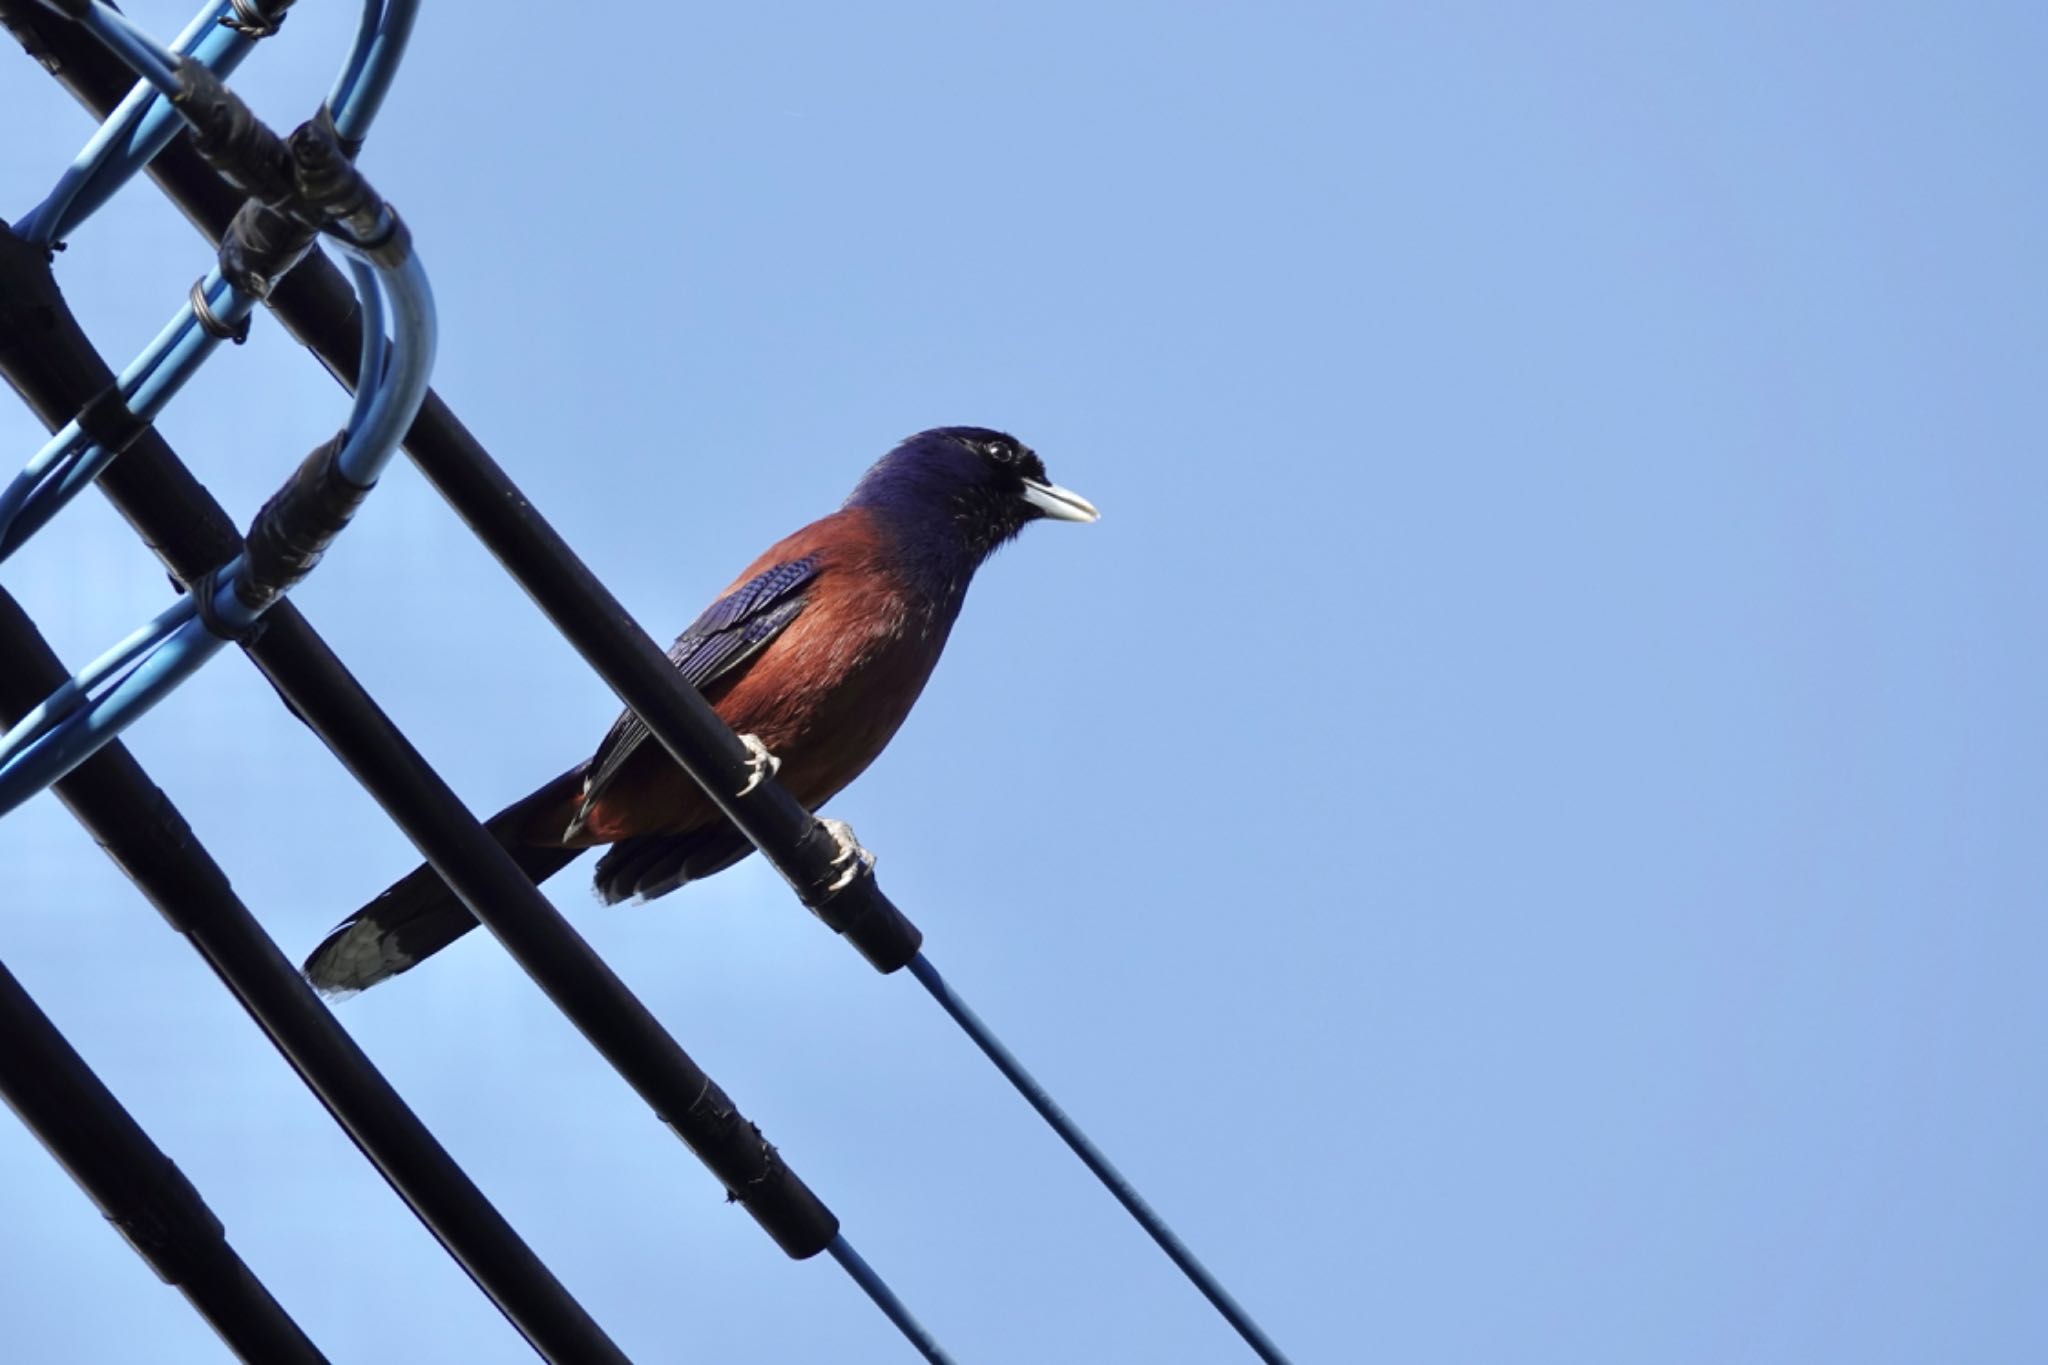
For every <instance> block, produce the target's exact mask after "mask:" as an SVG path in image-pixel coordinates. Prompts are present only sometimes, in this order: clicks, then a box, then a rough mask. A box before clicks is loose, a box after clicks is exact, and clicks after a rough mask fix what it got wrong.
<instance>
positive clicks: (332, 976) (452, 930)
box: [304, 768, 583, 995]
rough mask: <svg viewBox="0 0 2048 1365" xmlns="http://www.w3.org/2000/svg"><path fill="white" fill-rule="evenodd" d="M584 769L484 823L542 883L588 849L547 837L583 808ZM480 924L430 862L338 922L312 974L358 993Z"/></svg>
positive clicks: (328, 985)
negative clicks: (563, 844) (564, 845)
mask: <svg viewBox="0 0 2048 1365" xmlns="http://www.w3.org/2000/svg"><path fill="white" fill-rule="evenodd" d="M582 780H583V770H582V769H581V768H572V769H570V770H569V771H568V772H566V773H563V774H562V775H561V776H560V777H558V778H556V779H555V780H554V781H552V782H550V783H548V784H547V785H546V786H544V787H541V788H540V789H539V790H538V791H535V792H533V793H532V794H531V795H529V796H527V797H525V798H524V799H522V800H519V801H515V802H513V803H512V804H511V805H509V806H507V807H505V809H503V810H501V811H499V812H498V813H497V814H496V815H494V816H492V817H491V818H490V819H489V820H487V821H486V822H485V823H484V828H485V829H487V830H489V831H490V833H491V836H492V837H493V838H495V839H496V840H497V841H498V842H499V843H500V844H501V845H503V846H504V848H505V851H506V852H508V853H510V854H511V855H512V860H513V861H514V862H516V863H518V864H519V870H520V871H522V872H524V873H525V874H526V875H527V876H529V877H531V878H532V879H533V880H534V882H535V883H536V884H538V883H540V882H543V881H545V880H547V879H548V878H549V877H551V876H553V875H554V874H555V873H557V872H559V871H561V870H562V869H563V868H564V867H566V866H568V865H569V863H570V862H572V861H573V860H574V859H575V857H576V855H577V854H579V853H581V852H583V850H582V849H580V848H562V847H560V846H559V845H557V844H554V843H550V842H535V840H542V841H545V840H547V839H549V838H558V837H559V836H560V831H561V830H562V829H563V828H564V827H566V825H567V824H568V821H569V818H570V815H571V813H573V811H574V809H575V801H576V797H577V793H578V792H579V791H580V790H581V787H582ZM474 928H476V919H475V917H474V916H472V915H471V914H470V913H469V908H468V907H467V906H465V905H464V904H463V903H462V902H461V901H460V900H459V899H457V898H456V895H455V893H454V892H453V891H450V890H449V889H448V884H447V883H446V882H444V881H442V880H441V874H440V873H438V872H436V871H434V869H433V868H432V866H430V865H428V864H426V863H422V864H420V865H419V866H418V867H416V868H414V869H413V870H412V871H410V872H408V873H406V874H405V875H404V876H403V877H400V878H399V879H398V880H397V881H395V882H393V883H392V884H391V886H390V887H389V888H387V889H386V890H385V892H384V894H383V895H381V896H379V897H377V899H375V900H373V901H371V902H370V903H369V904H368V905H366V906H364V907H363V908H362V909H360V910H358V911H356V912H355V913H354V914H353V915H350V916H349V917H348V918H347V919H345V920H343V921H342V922H341V923H340V924H337V925H336V926H334V930H333V932H331V933H329V934H328V935H327V937H326V938H324V939H322V940H321V941H320V946H319V947H317V948H315V949H314V950H313V952H312V954H311V955H310V956H308V957H307V958H306V965H305V968H304V971H305V973H306V979H307V980H308V981H310V982H312V983H313V985H314V986H315V987H317V988H318V989H319V990H321V991H322V992H324V993H327V994H330V995H353V994H354V993H355V992H357V991H361V990H368V989H369V988H370V987H371V986H374V985H376V984H377V983H378V982H379V981H382V980H384V979H385V978H386V977H391V976H397V975H398V974H399V973H400V972H403V971H407V970H409V969H411V968H412V967H414V966H417V965H418V964H419V963H421V962H423V961H425V960H426V959H427V958H429V957H431V956H432V955H434V954H435V953H438V952H440V951H441V950H442V949H443V948H445V947H447V946H448V945H449V944H451V943H453V942H454V941H455V940H456V939H458V938H461V937H462V936H463V935H464V934H466V933H468V932H469V931H470V930H472V929H474Z"/></svg>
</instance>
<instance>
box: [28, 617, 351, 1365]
mask: <svg viewBox="0 0 2048 1365" xmlns="http://www.w3.org/2000/svg"><path fill="white" fill-rule="evenodd" d="M10 605H11V604H10ZM0 1038H4V1039H5V1040H6V1046H4V1047H0V1098H4V1099H5V1100H6V1101H7V1104H8V1107H9V1108H11V1109H13V1110H14V1112H15V1113H16V1114H18V1115H20V1116H21V1121H22V1122H23V1123H24V1124H26V1125H27V1126H28V1128H29V1131H31V1132H33V1133H34V1134H35V1135H36V1136H37V1137H38V1138H40V1139H41V1140H42V1143H43V1145H44V1146H45V1147H47V1148H49V1149H50V1154H51V1155H52V1156H54V1157H56V1158H57V1160H58V1161H59V1162H60V1163H61V1164H62V1165H63V1167H64V1169H65V1170H67V1171H69V1172H70V1173H71V1178H72V1179H73V1180H76V1181H77V1182H78V1184H79V1186H80V1188H82V1189H83V1190H84V1191H85V1192H86V1194H87V1195H89V1196H90V1197H91V1198H92V1201H93V1203H95V1204H97V1205H99V1207H100V1211H101V1212H102V1213H104V1214H105V1215H106V1217H107V1221H108V1222H110V1223H112V1224H113V1225H114V1226H115V1227H116V1228H117V1229H119V1230H120V1233H121V1235H122V1236H123V1237H125V1238H127V1239H128V1244H129V1245H130V1246H132V1247H134V1248H135V1252H136V1254H137V1255H139V1256H141V1257H142V1259H143V1260H145V1261H147V1262H149V1265H150V1268H151V1269H152V1270H154V1271H156V1273H157V1275H158V1276H159V1277H161V1278H162V1280H163V1281H164V1283H165V1284H169V1285H175V1286H177V1288H178V1289H179V1290H180V1291H181V1292H182V1293H183V1294H184V1295H185V1297H186V1298H187V1299H189V1300H191V1302H192V1306H193V1307H194V1308H196V1309H198V1310H199V1313H200V1316H202V1317H204V1318H205V1319H206V1321H207V1323H208V1324H209V1325H211V1326H212V1328H213V1330H214V1331H216V1332H218V1333H220V1337H221V1340H223V1341H225V1342H226V1343H227V1344H228V1345H229V1346H230V1347H232V1348H233V1349H234V1351H235V1353H236V1354H237V1355H239V1356H241V1357H242V1358H243V1359H244V1360H250V1361H264V1362H273V1361H274V1362H277V1365H325V1362H326V1360H327V1357H326V1356H324V1355H322V1354H321V1353H320V1348H319V1347H317V1346H315V1345H314V1344H313V1343H312V1341H311V1339H309V1338H308V1337H307V1336H306V1334H305V1333H304V1332H303V1331H301V1330H300V1329H299V1325H298V1324H297V1323H296V1322H294V1321H292V1318H291V1315H290V1314H289V1313H287V1312H285V1310H284V1308H283V1307H282V1306H281V1305H280V1304H279V1303H278V1301H277V1300H276V1299H274V1298H272V1297H271V1294H270V1291H269V1290H268V1289H265V1288H264V1287H263V1282H262V1281H261V1280H259V1279H257V1278H256V1276H255V1274H254V1273H253V1272H252V1271H251V1270H250V1269H249V1267H248V1265H247V1264H245V1263H244V1262H243V1260H242V1258H241V1257H240V1256H239V1255H238V1254H236V1252H235V1249H234V1248H233V1247H232V1246H230V1245H229V1244H228V1240H227V1234H226V1229H224V1228H223V1227H222V1226H221V1221H220V1219H219V1218H218V1217H216V1216H215V1215H214V1212H213V1210H212V1209H210V1208H208V1207H207V1205H206V1201H205V1200H204V1199H202V1198H200V1195H199V1191H198V1190H196V1189H194V1188H193V1187H192V1182H191V1181H189V1180H187V1179H186V1178H185V1173H184V1172H183V1171H180V1170H179V1169H178V1167H177V1164H176V1163H175V1162H173V1161H172V1160H171V1159H170V1158H169V1157H167V1156H165V1155H164V1153H163V1149H162V1148H160V1147H158V1146H157V1145H156V1144H155V1143H154V1142H152V1141H150V1138H149V1134H147V1133H145V1132H143V1131H142V1126H141V1125H140V1124H138V1123H136V1121H135V1119H134V1117H133V1116H132V1115H131V1114H129V1112H128V1111H127V1109H125V1108H123V1107H122V1104H121V1102H120V1101H119V1100H118V1099H116V1098H114V1094H113V1092H112V1091H110V1090H108V1089H107V1087H106V1085H105V1084H104V1083H102V1082H101V1080H100V1078H99V1077H98V1076H96V1075H94V1074H93V1070H92V1068H91V1067H90V1066H88V1065H87V1064H86V1061H85V1059H84V1058H83V1057H81V1056H79V1055H78V1053H77V1052H76V1051H75V1050H73V1048H72V1047H71V1045H70V1044H69V1043H67V1042H65V1041H64V1035H63V1034H61V1033H59V1032H58V1031H57V1026H56V1025H55V1024H53V1023H51V1022H50V1020H49V1017H48V1016H47V1015H45V1014H44V1013H43V1012H42V1011H41V1010H40V1009H38V1008H36V1003H35V1001H34V1000H33V999H31V998H30V997H29V993H28V992H27V991H26V990H24V989H23V988H22V985H21V983H20V982H19V981H16V980H15V979H14V974H13V973H12V972H9V971H8V970H7V968H6V967H5V966H0Z"/></svg>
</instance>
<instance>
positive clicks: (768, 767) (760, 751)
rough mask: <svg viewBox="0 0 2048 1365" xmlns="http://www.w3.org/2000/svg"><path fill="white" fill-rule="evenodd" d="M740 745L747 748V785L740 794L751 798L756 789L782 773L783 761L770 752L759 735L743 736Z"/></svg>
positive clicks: (741, 789)
mask: <svg viewBox="0 0 2048 1365" xmlns="http://www.w3.org/2000/svg"><path fill="white" fill-rule="evenodd" d="M740 743H741V744H744V745H745V746H746V748H747V785H746V786H744V787H741V788H740V790H739V794H740V795H741V796H751V795H753V793H754V788H756V787H758V786H760V785H761V784H762V783H763V782H766V781H767V780H768V779H769V778H771V777H773V776H775V774H777V773H779V772H781V771H782V760H781V759H779V758H777V757H776V756H775V755H774V754H771V753H769V752H768V746H767V745H766V744H763V743H762V742H761V737H760V736H759V735H741V736H740Z"/></svg>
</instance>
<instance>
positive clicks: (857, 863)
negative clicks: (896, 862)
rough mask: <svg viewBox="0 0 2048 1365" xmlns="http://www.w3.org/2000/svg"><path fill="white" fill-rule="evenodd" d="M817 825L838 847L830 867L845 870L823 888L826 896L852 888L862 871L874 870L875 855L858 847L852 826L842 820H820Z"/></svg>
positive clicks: (857, 840)
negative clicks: (821, 826)
mask: <svg viewBox="0 0 2048 1365" xmlns="http://www.w3.org/2000/svg"><path fill="white" fill-rule="evenodd" d="M818 823H819V824H821V825H823V826H824V827H825V832H826V833H827V834H829V835H831V836H832V842H833V843H835V844H837V845H839V852H838V854H837V855H836V856H835V857H834V858H833V859H832V866H834V867H837V868H843V869H845V870H844V871H842V872H841V873H840V874H839V879H838V880H837V881H835V882H833V883H832V885H830V886H828V887H826V888H825V892H826V894H827V895H830V894H832V893H833V892H835V891H844V890H845V889H846V888H847V887H849V886H852V885H853V879H854V878H855V877H858V876H859V875H860V874H861V871H862V869H866V870H867V871H870V872H872V871H873V870H874V867H875V855H874V854H872V853H870V852H868V851H867V850H866V849H864V848H862V847H861V846H860V840H859V839H857V838H855V837H854V833H853V826H852V825H849V824H847V823H846V822H845V821H844V820H820V821H818Z"/></svg>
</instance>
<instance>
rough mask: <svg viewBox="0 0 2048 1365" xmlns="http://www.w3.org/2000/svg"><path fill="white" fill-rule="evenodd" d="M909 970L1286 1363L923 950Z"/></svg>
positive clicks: (1215, 1298) (1276, 1361)
mask: <svg viewBox="0 0 2048 1365" xmlns="http://www.w3.org/2000/svg"><path fill="white" fill-rule="evenodd" d="M910 974H911V975H912V976H914V977H916V978H917V979H918V981H919V982H920V983H921V984H922V985H923V986H924V988H925V989H926V990H927V991H930V992H931V996H932V999H934V1000H936V1001H938V1002H939V1005H940V1007H941V1008H943V1009H944V1010H945V1011H946V1013H947V1014H950V1015H952V1016H953V1022H954V1023H956V1024H958V1025H959V1026H960V1028H961V1030H962V1031H963V1032H965V1033H966V1034H967V1036H968V1037H970V1038H972V1039H973V1040H974V1043H975V1046H976V1047H979V1048H980V1049H981V1050H982V1052H984V1053H985V1054H987V1056H988V1059H989V1060H990V1061H992V1062H994V1063H995V1064H996V1070H998V1071H1000V1072H1002V1073H1003V1075H1004V1076H1006V1077H1007V1078H1008V1079H1009V1082H1010V1084H1011V1085H1013V1086H1015V1087H1016V1088H1017V1092H1018V1093H1019V1094H1021V1095H1022V1096H1023V1097H1024V1098H1025V1100H1026V1101H1027V1102H1028V1103H1029V1104H1030V1105H1031V1107H1032V1108H1033V1109H1036V1110H1037V1111H1038V1114H1039V1117H1040V1118H1043V1119H1044V1120H1045V1121H1046V1122H1047V1123H1049V1124H1051V1125H1052V1129H1053V1131H1054V1132H1056V1133H1058V1134H1059V1135H1060V1138H1061V1140H1062V1141H1064V1142H1065V1143H1066V1144H1067V1146H1069V1147H1071V1148H1073V1150H1074V1155H1075V1156H1078V1157H1080V1158H1081V1162H1082V1164H1083V1165H1085V1166H1086V1167H1087V1168H1088V1169H1089V1170H1091V1171H1093V1172H1095V1177H1096V1179H1098V1180H1100V1181H1101V1182H1102V1183H1103V1184H1104V1185H1105V1186H1107V1187H1108V1189H1109V1192H1110V1193H1111V1194H1113V1195H1115V1196H1116V1199H1117V1202H1118V1203H1120V1204H1122V1205H1123V1206H1124V1208H1125V1209H1127V1210H1129V1212H1130V1215H1131V1217H1133V1218H1135V1219H1137V1220H1138V1225H1139V1226H1140V1227H1142V1228H1144V1229H1145V1231H1146V1232H1147V1233H1149V1234H1151V1237H1152V1240H1153V1241H1155V1242H1157V1243H1158V1244H1159V1248H1160V1250H1162V1251H1164V1252H1165V1253H1166V1254H1167V1256H1169V1257H1170V1258H1171V1259H1172V1261H1173V1263H1174V1264H1175V1265H1177V1266H1179V1267H1180V1268H1181V1273H1183V1274H1185V1275H1186V1276H1187V1277H1188V1278H1189V1279H1190V1280H1192V1281H1194V1285H1195V1288H1197V1289H1199V1290H1201V1291H1202V1294H1203V1297H1205V1298H1207V1299H1208V1300H1209V1302H1210V1303H1212V1304H1214V1305H1215V1306H1216V1311H1217V1312H1219V1313H1221V1314H1222V1315H1223V1317H1224V1319H1225V1321H1227V1322H1229V1324H1230V1325H1231V1326H1232V1327H1234V1328H1236V1329H1237V1334H1238V1335H1239V1336H1241V1337H1243V1338H1244V1339H1245V1343H1246V1344H1247V1345H1249V1346H1250V1347H1251V1348H1252V1350H1253V1351H1254V1352H1256V1353H1257V1355H1258V1357H1259V1359H1261V1360H1263V1361H1265V1362H1267V1365H1287V1357H1286V1356H1284V1355H1282V1354H1280V1348H1279V1347H1278V1346H1275V1345H1274V1344H1273V1339H1272V1338H1271V1337H1269V1336H1267V1335H1266V1333H1265V1331H1264V1329H1262V1328H1261V1327H1260V1326H1259V1325H1258V1324H1257V1323H1256V1322H1253V1321H1252V1319H1251V1315H1250V1314H1249V1313H1247V1312H1245V1311H1244V1309H1243V1308H1241V1307H1239V1306H1238V1302H1237V1300H1236V1299H1233V1298H1232V1297H1230V1291H1229V1290H1227V1289H1225V1288H1224V1287H1223V1286H1222V1285H1221V1284H1220V1283H1218V1282H1217V1279H1216V1277H1215V1276H1214V1275H1211V1274H1210V1273H1209V1270H1208V1267H1206V1266H1204V1265H1203V1264H1202V1263H1201V1262H1200V1261H1198V1260H1196V1259H1195V1253H1194V1252H1192V1251H1189V1250H1188V1248H1187V1245H1186V1243H1184V1242H1182V1241H1181V1240H1180V1238H1179V1237H1177V1236H1175V1235H1174V1232H1173V1229H1172V1228H1170V1227H1168V1226H1167V1225H1166V1220H1165V1219H1163V1218H1161V1217H1160V1216H1159V1215H1158V1214H1157V1213H1156V1212H1154V1211H1153V1208H1152V1206H1151V1205H1150V1204H1148V1203H1146V1202H1145V1199H1144V1196H1143V1195H1141V1194H1139V1193H1138V1191H1137V1190H1136V1189H1135V1188H1134V1187H1133V1186H1132V1184H1131V1182H1130V1181H1129V1180H1126V1179H1125V1178H1124V1174H1123V1172H1121V1171H1119V1170H1118V1169H1117V1168H1116V1167H1115V1166H1113V1165H1111V1164H1110V1160H1109V1158H1108V1157H1106V1156H1104V1155H1103V1154H1102V1151H1101V1149H1100V1148H1098V1147H1097V1146H1096V1145H1095V1144H1094V1143H1093V1142H1090V1141H1089V1140H1088V1135H1087V1134H1086V1133H1084V1132H1082V1131H1081V1129H1080V1126H1079V1125H1078V1124H1076V1123H1075V1122H1074V1121H1073V1120H1072V1119H1070V1118H1068V1117H1067V1114H1066V1111H1065V1110H1063V1109H1061V1108H1060V1107H1059V1105H1058V1104H1057V1103H1056V1102H1055V1101H1054V1100H1053V1097H1052V1096H1051V1095H1050V1094H1048V1093H1047V1092H1046V1089H1045V1087H1044V1086H1042V1085H1040V1084H1039V1083H1038V1080H1037V1078H1036V1077H1034V1076H1033V1075H1032V1074H1031V1073H1030V1072H1029V1071H1026V1070H1025V1069H1024V1064H1023V1063H1022V1062H1020V1061H1018V1060H1017V1058H1016V1057H1015V1056H1014V1055H1013V1054H1012V1053H1011V1052H1010V1049H1008V1048H1007V1047H1004V1046H1003V1041H1002V1039H1000V1038H998V1037H996V1035H995V1033H994V1032H993V1031H992V1030H991V1029H990V1028H989V1026H988V1025H987V1024H985V1023H983V1022H982V1021H981V1016H980V1015H978V1014H976V1013H975V1012H974V1011H973V1010H971V1009H969V1008H968V1006H967V1002H966V1001H964V1000H962V999H961V998H960V997H959V996H957V995H955V994H954V993H953V988H952V987H950V986H948V985H947V984H946V979H945V978H944V977H942V976H940V975H939V969H938V968H937V967H934V966H933V965H932V964H931V960H930V959H929V958H927V957H926V956H925V955H924V954H923V953H919V954H918V955H917V956H916V957H914V958H912V959H910Z"/></svg>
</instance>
